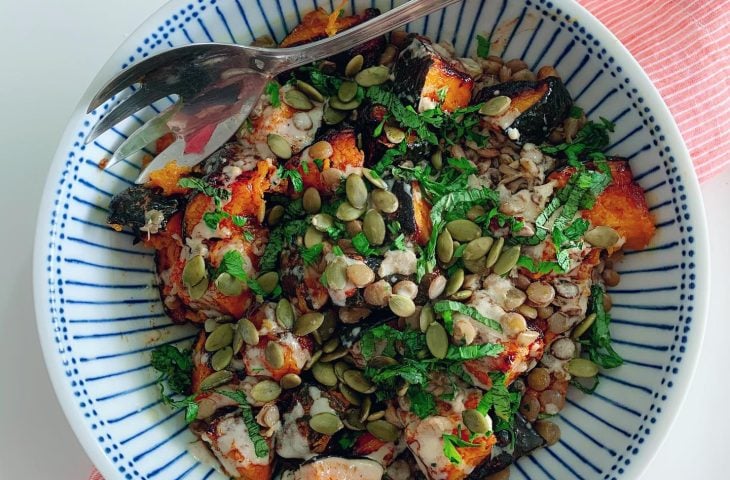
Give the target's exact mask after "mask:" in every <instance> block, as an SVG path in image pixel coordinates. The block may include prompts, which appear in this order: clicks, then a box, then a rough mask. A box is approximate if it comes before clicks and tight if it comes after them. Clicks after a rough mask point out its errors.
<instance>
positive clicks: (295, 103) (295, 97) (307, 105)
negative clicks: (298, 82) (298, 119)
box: [284, 89, 314, 111]
mask: <svg viewBox="0 0 730 480" xmlns="http://www.w3.org/2000/svg"><path fill="white" fill-rule="evenodd" d="M284 103H286V104H287V105H289V106H290V107H292V108H295V109H297V110H304V111H308V110H311V109H313V108H314V105H313V104H312V102H311V101H310V100H309V98H307V96H306V95H305V94H304V93H302V92H300V91H299V90H294V89H291V90H287V91H286V93H284Z"/></svg>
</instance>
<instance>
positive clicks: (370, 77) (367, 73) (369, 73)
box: [355, 65, 390, 87]
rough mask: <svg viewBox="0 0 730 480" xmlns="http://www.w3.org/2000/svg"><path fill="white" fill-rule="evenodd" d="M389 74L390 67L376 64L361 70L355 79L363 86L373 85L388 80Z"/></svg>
mask: <svg viewBox="0 0 730 480" xmlns="http://www.w3.org/2000/svg"><path fill="white" fill-rule="evenodd" d="M389 76H390V70H389V69H388V67H384V66H382V65H376V66H374V67H370V68H366V69H365V70H362V71H360V72H359V73H358V74H357V75H355V81H356V82H357V83H358V84H359V85H361V86H363V87H373V86H375V85H381V84H383V83H385V82H386V81H388V77H389Z"/></svg>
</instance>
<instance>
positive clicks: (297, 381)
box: [279, 373, 302, 390]
mask: <svg viewBox="0 0 730 480" xmlns="http://www.w3.org/2000/svg"><path fill="white" fill-rule="evenodd" d="M301 384H302V377H300V376H299V375H297V374H296V373H287V374H286V375H284V376H283V377H281V380H279V385H280V386H281V388H283V389H285V390H291V389H292V388H297V387H298V386H299V385H301Z"/></svg>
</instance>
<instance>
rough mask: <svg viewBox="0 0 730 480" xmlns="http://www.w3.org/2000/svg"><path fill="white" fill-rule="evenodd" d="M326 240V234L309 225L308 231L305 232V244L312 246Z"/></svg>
mask: <svg viewBox="0 0 730 480" xmlns="http://www.w3.org/2000/svg"><path fill="white" fill-rule="evenodd" d="M323 240H324V234H323V233H322V232H320V231H319V230H317V229H316V228H314V226H312V225H310V226H309V227H307V231H306V232H304V246H305V247H307V248H312V247H313V246H315V245H319V244H320V243H322V241H323Z"/></svg>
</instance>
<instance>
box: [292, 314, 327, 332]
mask: <svg viewBox="0 0 730 480" xmlns="http://www.w3.org/2000/svg"><path fill="white" fill-rule="evenodd" d="M322 322H324V315H322V314H321V313H319V312H310V313H305V314H304V315H302V316H301V317H299V318H297V319H296V320H294V329H293V330H292V332H294V335H296V336H298V337H303V336H304V335H308V334H310V333H312V332H313V331H315V330H317V329H318V328H319V327H320V325H322Z"/></svg>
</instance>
